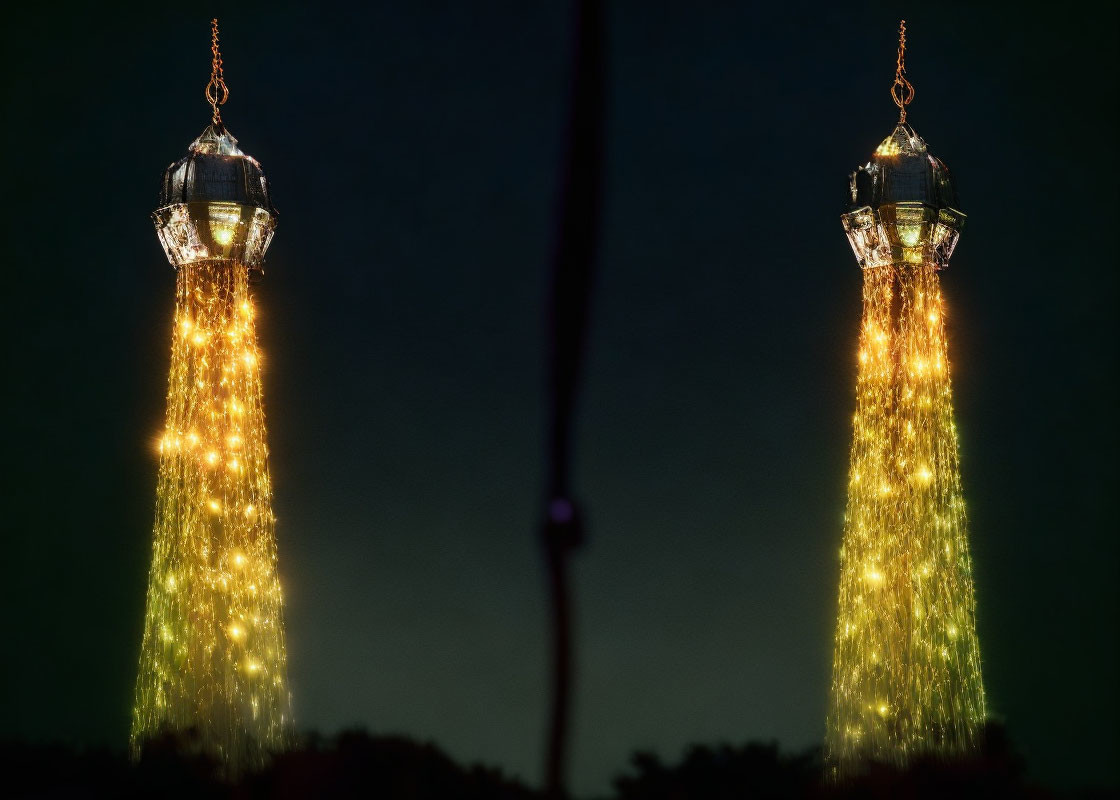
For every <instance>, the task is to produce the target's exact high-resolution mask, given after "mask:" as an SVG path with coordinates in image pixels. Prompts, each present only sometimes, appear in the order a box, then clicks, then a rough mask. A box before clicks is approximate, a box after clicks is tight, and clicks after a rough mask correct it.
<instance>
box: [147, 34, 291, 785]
mask: <svg viewBox="0 0 1120 800" xmlns="http://www.w3.org/2000/svg"><path fill="white" fill-rule="evenodd" d="M212 24H213V52H214V72H213V76H212V78H211V81H210V84H209V85H208V86H207V97H208V99H209V100H210V102H211V105H212V106H213V122H212V124H211V125H209V126H208V127H207V128H206V130H204V131H203V132H202V135H201V136H199V137H198V138H197V139H196V140H195V141H194V142H193V143H191V145H190V149H189V152H188V153H187V155H186V157H184V158H182V159H180V160H179V161H177V162H175V163H174V164H172V165H171V166H170V167H169V168H168V170H167V172H166V173H165V174H164V177H163V188H162V191H161V194H160V203H159V208H158V209H157V210H156V212H155V213H154V214H153V217H154V219H155V224H156V230H157V232H158V234H159V238H160V242H161V243H162V244H163V248H164V250H165V251H166V252H167V257H168V259H169V260H170V261H171V264H172V266H174V267H175V269H176V270H177V273H178V274H177V279H176V302H175V319H174V326H173V333H172V344H171V376H170V379H169V381H168V389H167V426H166V430H165V431H164V433H163V435H162V437H161V439H160V444H159V450H160V464H159V485H158V489H157V495H156V519H155V534H154V539H155V542H154V552H153V556H152V566H151V572H150V574H149V579H148V600H147V614H146V616H145V619H144V638H143V644H142V646H141V654H140V671H139V676H138V677H137V681H136V699H135V706H134V708H133V717H132V736H131V740H132V749H133V753H134V755H137V754H139V752H140V749H141V747H142V745H143V742H144V740H145V739H147V738H149V737H151V736H156V735H159V734H161V733H163V732H165V731H193V734H194V735H195V736H197V737H198V741H199V744H201V746H202V747H203V748H204V749H205V750H206V751H207V752H210V753H211V754H212V755H214V756H216V757H217V758H219V759H220V760H221V761H222V762H223V763H224V764H225V765H226V768H227V769H228V771H229V772H230V773H233V774H236V773H238V772H241V771H243V770H245V769H251V768H252V767H254V766H257V765H260V764H262V763H263V762H264V761H265V760H266V758H267V755H268V753H269V752H270V751H274V750H277V749H280V748H282V747H283V746H284V744H285V741H286V738H287V736H288V731H289V729H290V727H291V711H290V704H291V701H290V696H289V692H288V684H287V668H286V660H287V656H286V653H285V649H284V626H283V618H282V608H281V606H282V602H281V594H280V584H279V581H278V579H277V575H276V538H275V534H274V524H275V519H274V517H273V515H272V487H271V484H270V481H269V473H268V447H267V445H266V443H265V423H264V410H263V408H262V404H261V395H262V391H261V372H260V354H259V351H258V349H257V339H256V329H255V324H254V310H253V299H252V297H251V295H250V293H249V283H250V276H251V275H253V274H260V273H261V265H262V260H263V258H264V254H265V250H267V249H268V244H269V241H270V240H271V238H272V233H273V230H274V228H275V225H276V212H275V210H274V209H273V207H272V202H271V200H270V199H269V191H268V183H267V181H266V180H265V177H264V173H263V172H262V170H261V167H260V164H258V163H257V162H256V161H255V160H254V159H253V158H251V157H250V156H247V155H245V154H244V153H242V152H241V150H239V149H238V147H237V142H236V140H235V139H234V138H233V136H232V135H231V134H230V133H229V131H227V130H226V129H225V127H224V126H223V125H222V120H221V115H220V113H219V111H218V106H219V105H220V104H222V103H224V102H225V100H226V99H227V98H228V95H229V92H228V90H227V89H226V86H225V82H224V80H223V77H222V62H221V56H220V55H219V53H218V40H217V20H215V21H214V22H213V23H212Z"/></svg>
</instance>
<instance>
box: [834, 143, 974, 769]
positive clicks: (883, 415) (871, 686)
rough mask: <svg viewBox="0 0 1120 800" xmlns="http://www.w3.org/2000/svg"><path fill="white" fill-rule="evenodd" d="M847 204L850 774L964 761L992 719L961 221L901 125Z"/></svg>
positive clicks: (844, 568) (842, 693)
mask: <svg viewBox="0 0 1120 800" xmlns="http://www.w3.org/2000/svg"><path fill="white" fill-rule="evenodd" d="M849 190H850V205H849V209H850V211H849V213H847V214H845V215H844V217H843V222H844V228H845V231H846V232H847V234H848V238H849V240H850V242H851V244H852V249H853V250H854V251H855V254H856V258H857V259H858V261H859V263H860V266H861V267H862V268H863V276H864V277H863V318H862V322H861V326H860V336H859V353H858V362H857V363H858V379H857V384H856V413H855V416H854V419H853V441H852V451H851V468H850V473H849V483H848V503H847V512H846V515H845V522H844V539H843V547H842V549H841V575H840V603H839V614H838V619H837V626H836V640H835V654H834V661H833V673H832V692H831V702H830V708H829V714H828V734H827V742H826V749H827V755H828V758H829V760H830V762H831V764H832V765H833V767H834V769H835V770H836V771H837V772H838V774H840V775H843V774H848V773H851V772H852V771H854V770H855V769H858V767H859V765H860V764H861V763H862V762H864V761H867V760H879V761H886V762H890V763H894V764H896V765H904V764H905V763H907V761H908V760H910V759H911V758H912V757H914V756H917V755H934V756H948V757H951V756H953V755H956V754H961V753H965V752H968V751H970V750H972V749H973V748H974V747H975V746H976V745H977V743H978V738H979V735H980V733H981V730H982V727H983V724H984V721H985V717H986V712H985V701H984V689H983V684H982V681H981V672H980V651H979V646H978V643H977V637H976V619H975V618H976V609H975V598H974V590H973V580H972V564H971V559H970V555H969V548H968V530H967V527H968V526H967V518H966V515H965V505H964V498H963V495H962V491H961V476H960V465H959V456H958V444H957V432H956V427H955V425H954V422H953V402H952V390H951V387H950V381H949V360H948V353H947V346H946V338H945V316H946V313H947V309H946V307H945V302H944V298H943V297H942V294H941V286H940V279H939V275H938V272H939V270H941V269H942V268H944V267H946V266H948V262H949V257H950V256H951V255H952V252H953V249H954V247H955V245H956V242H957V237H958V235H959V231H960V228H961V226H962V225H963V222H964V215H963V214H962V213H961V212H960V211H959V210H957V199H956V194H955V190H954V187H953V183H952V180H951V178H950V175H949V171H948V169H947V168H946V167H945V165H944V164H943V163H941V162H940V161H939V160H938V159H936V158H934V157H933V156H932V155H930V154H929V153H928V151H927V148H926V144H925V142H923V141H922V139H921V138H920V137H919V136H918V135H917V134H916V133H915V132H914V130H913V128H911V127H910V126H909V125H907V124H905V123H904V122H900V123H899V125H898V126H897V127H896V128H895V130H894V131H893V132H892V134H891V135H890V136H888V137H887V138H886V139H885V140H884V141H883V143H882V144H880V145H879V147H878V149H876V151H875V155H874V156H873V158H872V160H871V162H870V163H868V164H867V165H866V166H864V167H861V168H859V169H858V170H857V171H856V172H855V173H854V174H853V175H852V178H851V182H850V187H849Z"/></svg>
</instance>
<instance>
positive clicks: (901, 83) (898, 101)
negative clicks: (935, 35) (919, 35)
mask: <svg viewBox="0 0 1120 800" xmlns="http://www.w3.org/2000/svg"><path fill="white" fill-rule="evenodd" d="M891 99H892V100H894V104H895V105H896V106H898V121H899V124H901V123H903V122H905V121H906V106H908V105H909V104H910V103H912V102H914V85H913V84H912V83H910V81H908V80H906V20H902V21H901V22H900V23H899V24H898V62H897V63H896V66H895V71H894V85H893V86H891Z"/></svg>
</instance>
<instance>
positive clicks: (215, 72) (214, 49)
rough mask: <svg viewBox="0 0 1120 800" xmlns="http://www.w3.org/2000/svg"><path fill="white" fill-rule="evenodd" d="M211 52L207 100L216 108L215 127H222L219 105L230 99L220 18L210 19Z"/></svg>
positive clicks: (218, 128)
mask: <svg viewBox="0 0 1120 800" xmlns="http://www.w3.org/2000/svg"><path fill="white" fill-rule="evenodd" d="M210 52H211V53H212V54H213V59H212V60H211V62H210V82H209V83H208V84H206V102H207V103H209V104H210V107H211V108H212V109H214V116H213V120H214V128H215V129H216V130H218V131H220V130H221V129H222V112H221V111H220V110H219V109H218V106H220V105H225V102H226V101H227V100H229V88H228V87H227V86H226V81H225V76H224V73H223V72H222V51H221V50H219V49H218V20H217V18H216V17H215V18H214V19H212V20H210Z"/></svg>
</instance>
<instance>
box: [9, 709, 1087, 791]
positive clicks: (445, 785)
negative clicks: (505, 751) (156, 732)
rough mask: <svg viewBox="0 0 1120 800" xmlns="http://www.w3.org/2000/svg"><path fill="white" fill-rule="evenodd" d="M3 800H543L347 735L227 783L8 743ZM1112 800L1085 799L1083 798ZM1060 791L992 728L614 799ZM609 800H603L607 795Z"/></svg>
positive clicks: (427, 748) (439, 760)
mask: <svg viewBox="0 0 1120 800" xmlns="http://www.w3.org/2000/svg"><path fill="white" fill-rule="evenodd" d="M0 770H2V772H0V775H2V776H3V777H2V778H0V797H5V798H7V797H12V798H35V799H36V800H38V799H39V798H51V799H52V800H53V798H86V797H113V798H151V797H158V798H170V799H172V800H175V799H177V798H208V797H216V798H224V799H226V800H296V798H325V800H334V799H335V798H352V797H353V798H359V797H360V798H375V799H377V800H437V798H438V800H490V799H491V798H494V799H495V800H544V796H545V795H544V794H542V793H541V792H539V791H537V790H535V789H531V788H529V787H527V786H525V785H524V784H522V783H521V782H519V781H517V780H515V779H513V778H511V777H508V776H506V775H503V773H502V772H501V770H499V769H495V768H492V767H486V766H482V765H478V764H475V765H471V766H466V767H464V766H460V765H459V764H457V763H455V762H454V761H453V760H452V759H451V758H449V757H448V756H447V755H446V754H445V753H443V752H442V751H441V750H440V749H439V748H438V747H437V746H436V745H434V744H432V743H425V742H416V741H414V740H412V739H409V738H406V737H403V736H374V735H371V734H368V733H366V732H364V731H360V730H354V731H346V732H343V733H340V734H338V735H337V736H333V737H322V736H319V735H317V734H309V735H306V736H304V737H302V739H301V740H300V741H299V742H297V743H296V745H295V746H294V747H293V748H292V749H291V750H289V751H287V752H285V753H281V754H279V755H277V756H276V757H275V758H274V759H273V760H272V762H271V763H270V764H269V765H268V767H267V768H265V769H263V770H261V771H260V772H257V773H253V774H249V775H245V776H243V777H241V778H240V779H239V780H236V781H231V780H227V779H225V778H224V777H223V774H222V769H221V765H220V764H219V763H218V762H217V761H215V760H214V759H213V758H210V757H209V756H207V755H206V754H205V752H203V750H202V747H201V744H200V742H199V741H198V739H197V737H195V736H193V735H192V734H191V733H190V732H186V733H181V734H165V735H164V736H161V737H159V738H157V739H153V740H149V741H148V742H147V744H146V745H145V747H144V752H143V756H142V758H141V759H140V760H139V761H138V762H135V763H134V762H132V761H130V760H129V759H128V758H127V756H126V754H125V753H124V752H123V751H111V750H106V749H80V748H79V749H75V748H72V747H66V746H61V745H31V744H25V743H19V742H6V743H2V744H0ZM1097 796H1101V797H1103V796H1106V795H1104V794H1099V795H1098V794H1093V793H1082V794H1080V795H1077V797H1079V798H1091V797H1097ZM1051 797H1056V795H1054V794H1052V793H1051V792H1048V791H1046V790H1044V789H1042V788H1039V787H1036V786H1032V785H1031V784H1030V783H1029V782H1028V781H1027V780H1026V778H1025V772H1024V765H1023V761H1022V759H1021V758H1019V756H1018V755H1016V754H1015V753H1014V751H1013V750H1012V748H1011V747H1010V744H1009V741H1008V738H1007V735H1006V733H1005V731H1004V730H1003V728H1002V727H999V726H995V725H992V726H989V727H988V728H987V730H986V732H985V740H984V744H983V747H982V749H981V752H980V753H979V754H978V755H977V756H975V757H973V758H967V759H958V760H956V761H953V762H945V761H933V760H929V761H922V760H919V761H917V762H915V763H913V764H912V765H910V766H909V767H908V768H907V769H897V768H894V767H891V766H888V765H884V764H871V765H868V767H867V769H866V770H865V771H864V772H863V774H861V775H860V776H858V777H856V778H854V779H852V780H849V781H846V782H845V783H842V784H838V783H834V782H831V781H829V780H828V779H827V777H826V768H825V765H824V763H823V761H822V758H821V753H820V751H819V749H812V750H808V751H805V752H802V753H793V754H789V753H783V752H782V751H781V750H780V748H779V747H778V745H777V744H776V743H769V744H762V743H748V744H744V745H730V744H717V745H693V746H691V747H689V748H688V749H687V750H686V751H685V753H684V755H683V757H682V758H681V760H680V761H679V763H676V764H668V763H665V762H663V761H662V760H661V758H660V757H658V756H657V755H655V754H652V753H647V752H638V753H635V754H634V755H633V756H632V758H631V764H630V769H629V770H627V772H626V774H623V775H620V776H618V777H617V778H615V780H614V794H613V800H730V798H736V800H740V799H741V798H782V799H783V800H785V799H786V798H807V800H833V799H835V800H848V798H853V799H854V798H872V799H873V800H880V799H881V800H887V799H888V798H891V799H892V800H893V799H894V798H899V799H900V800H927V799H928V800H932V799H933V798H952V800H967V799H968V798H994V799H996V800H999V798H1025V799H1027V800H1036V799H1037V800H1043V799H1044V798H1051ZM604 800H605V799H604Z"/></svg>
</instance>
